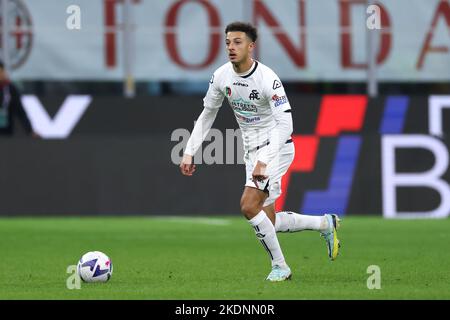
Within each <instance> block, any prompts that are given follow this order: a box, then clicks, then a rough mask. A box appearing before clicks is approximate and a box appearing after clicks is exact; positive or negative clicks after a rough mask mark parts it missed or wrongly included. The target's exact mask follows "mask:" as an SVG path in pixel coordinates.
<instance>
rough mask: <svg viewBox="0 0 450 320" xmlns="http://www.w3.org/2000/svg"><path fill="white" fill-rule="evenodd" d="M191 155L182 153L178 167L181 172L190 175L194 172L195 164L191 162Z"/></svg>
mask: <svg viewBox="0 0 450 320" xmlns="http://www.w3.org/2000/svg"><path fill="white" fill-rule="evenodd" d="M192 159H193V157H192V156H191V155H188V154H185V155H183V159H182V160H181V164H180V169H181V173H182V174H184V175H185V176H192V174H193V173H194V172H195V164H193V163H192V162H193V161H192Z"/></svg>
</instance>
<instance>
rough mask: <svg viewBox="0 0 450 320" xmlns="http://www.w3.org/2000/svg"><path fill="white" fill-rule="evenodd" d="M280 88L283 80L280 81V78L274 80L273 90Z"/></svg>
mask: <svg viewBox="0 0 450 320" xmlns="http://www.w3.org/2000/svg"><path fill="white" fill-rule="evenodd" d="M278 88H281V82H280V81H278V80H274V81H273V85H272V89H273V90H276V89H278Z"/></svg>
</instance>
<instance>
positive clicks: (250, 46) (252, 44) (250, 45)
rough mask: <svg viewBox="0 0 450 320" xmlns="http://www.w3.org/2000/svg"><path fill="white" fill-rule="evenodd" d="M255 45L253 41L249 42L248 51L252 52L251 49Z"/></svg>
mask: <svg viewBox="0 0 450 320" xmlns="http://www.w3.org/2000/svg"><path fill="white" fill-rule="evenodd" d="M255 45H256V44H255V42H253V41H252V42H250V43H249V45H248V50H249V51H250V52H252V51H253V49H255Z"/></svg>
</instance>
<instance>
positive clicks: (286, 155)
mask: <svg viewBox="0 0 450 320" xmlns="http://www.w3.org/2000/svg"><path fill="white" fill-rule="evenodd" d="M290 141H291V142H288V143H286V144H285V145H284V146H283V148H281V150H280V152H279V154H278V156H276V157H275V158H274V159H273V160H272V161H270V162H269V163H268V165H267V167H266V175H268V176H269V178H267V179H266V180H264V181H256V180H255V181H254V180H253V177H252V173H253V169H254V168H255V165H256V159H257V156H258V155H259V152H261V151H262V150H263V149H264V148H266V147H267V146H266V147H262V148H260V149H259V150H256V149H255V150H252V151H247V152H246V153H245V155H244V162H245V172H246V177H245V186H246V187H252V188H257V189H259V190H262V191H264V192H267V193H268V194H269V196H268V197H267V199H266V201H265V202H264V205H263V206H264V207H266V206H268V205H270V204H272V203H274V202H275V200H276V199H278V197H279V196H280V195H281V192H282V190H281V178H282V177H283V175H284V174H285V173H286V172H287V170H288V169H289V166H290V165H291V163H292V161H293V160H294V156H295V146H294V143H293V142H292V140H290Z"/></svg>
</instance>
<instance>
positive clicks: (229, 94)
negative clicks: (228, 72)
mask: <svg viewBox="0 0 450 320" xmlns="http://www.w3.org/2000/svg"><path fill="white" fill-rule="evenodd" d="M225 94H226V95H227V96H229V97H231V88H230V87H225Z"/></svg>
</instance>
